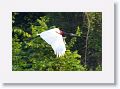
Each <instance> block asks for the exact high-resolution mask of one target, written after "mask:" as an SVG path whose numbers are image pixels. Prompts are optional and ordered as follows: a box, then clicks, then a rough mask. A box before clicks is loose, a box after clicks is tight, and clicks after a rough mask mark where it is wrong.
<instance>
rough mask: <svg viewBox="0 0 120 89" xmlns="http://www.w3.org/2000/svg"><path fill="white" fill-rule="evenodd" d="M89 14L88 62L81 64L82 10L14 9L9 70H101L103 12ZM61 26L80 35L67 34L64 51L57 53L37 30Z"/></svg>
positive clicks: (84, 27) (83, 26) (85, 20)
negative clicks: (71, 11) (24, 11)
mask: <svg viewBox="0 0 120 89" xmlns="http://www.w3.org/2000/svg"><path fill="white" fill-rule="evenodd" d="M87 14H88V15H89V17H90V28H91V29H90V33H89V39H88V48H87V50H88V52H87V64H86V65H85V64H84V55H85V45H86V44H85V40H86V34H87V26H88V22H87V19H86V16H85V14H84V13H82V12H81V13H78V12H76V13H65V12H64V13H61V12H56V13H55V12H54V13H50V12H46V13H32V12H31V13H30V12H29V13H27V12H26V13H22V12H20V13H18V12H13V13H12V15H13V17H12V20H13V31H12V65H13V66H12V70H13V71H87V70H96V71H101V70H102V58H101V57H102V52H101V51H102V44H101V39H102V26H101V25H102V21H101V19H102V15H101V13H99V12H91V13H90V12H89V13H87ZM55 27H60V28H64V30H65V31H66V32H70V33H74V34H76V35H78V36H79V37H69V36H67V37H66V43H67V44H66V47H67V51H66V52H65V55H64V56H62V57H56V55H55V54H54V51H53V49H52V47H51V46H50V45H48V44H47V43H46V42H45V41H44V40H43V39H41V38H40V37H36V35H37V34H38V33H41V32H43V31H46V30H48V29H51V28H55Z"/></svg>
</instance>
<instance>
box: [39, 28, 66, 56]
mask: <svg viewBox="0 0 120 89" xmlns="http://www.w3.org/2000/svg"><path fill="white" fill-rule="evenodd" d="M62 34H63V33H62V31H61V30H59V28H54V29H50V30H47V31H44V32H42V33H40V34H38V35H40V37H41V38H42V39H43V40H45V41H46V42H47V43H48V44H49V45H51V47H52V48H53V50H54V53H55V55H57V57H60V56H63V55H64V54H65V51H66V47H65V43H64V40H63V37H62Z"/></svg>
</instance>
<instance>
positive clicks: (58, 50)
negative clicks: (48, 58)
mask: <svg viewBox="0 0 120 89" xmlns="http://www.w3.org/2000/svg"><path fill="white" fill-rule="evenodd" d="M51 46H52V48H53V50H54V53H55V54H56V55H57V57H60V56H63V55H64V54H65V51H66V47H65V43H64V41H63V38H62V36H61V37H59V38H57V39H56V40H55V42H54V43H52V44H51Z"/></svg>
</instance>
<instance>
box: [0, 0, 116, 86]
mask: <svg viewBox="0 0 120 89" xmlns="http://www.w3.org/2000/svg"><path fill="white" fill-rule="evenodd" d="M0 6H1V8H0V13H1V14H0V24H1V26H0V36H1V37H0V42H1V44H0V49H1V50H0V51H1V52H0V53H1V56H0V71H1V77H0V81H1V82H2V83H110V84H113V83H114V3H113V1H112V0H109V1H107V0H88V1H86V0H76V1H74V0H19V1H18V0H12V1H11V0H4V1H2V2H1V3H0ZM12 12H102V71H12Z"/></svg>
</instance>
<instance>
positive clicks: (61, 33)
mask: <svg viewBox="0 0 120 89" xmlns="http://www.w3.org/2000/svg"><path fill="white" fill-rule="evenodd" d="M56 33H58V34H60V35H64V32H63V31H61V30H60V33H59V32H57V31H56Z"/></svg>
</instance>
